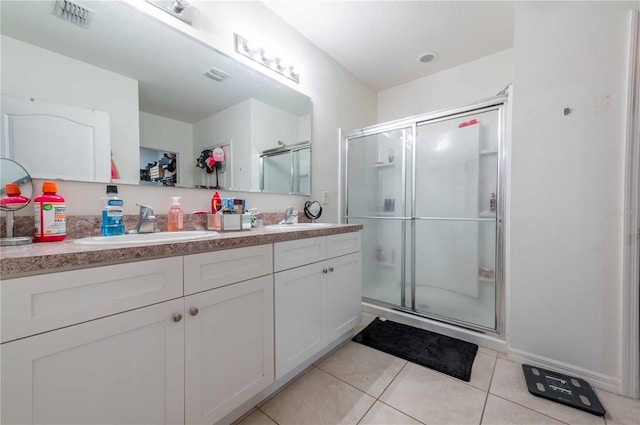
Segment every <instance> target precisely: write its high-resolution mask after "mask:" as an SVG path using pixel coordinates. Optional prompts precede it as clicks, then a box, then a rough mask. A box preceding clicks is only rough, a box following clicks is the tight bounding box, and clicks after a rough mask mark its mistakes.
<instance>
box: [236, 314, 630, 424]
mask: <svg viewBox="0 0 640 425" xmlns="http://www.w3.org/2000/svg"><path fill="white" fill-rule="evenodd" d="M374 318H375V316H372V315H370V314H367V313H363V323H362V324H361V325H360V326H359V327H358V328H356V332H359V331H360V330H361V329H362V328H364V327H365V326H366V325H367V324H368V323H369V322H370V321H371V320H373V319H374ZM596 392H597V394H598V397H599V399H600V401H601V402H602V404H603V405H604V407H605V409H606V410H607V415H606V416H605V417H604V418H602V417H598V416H594V415H591V414H589V413H585V412H582V411H580V410H577V409H573V408H570V407H566V406H563V405H560V404H558V403H554V402H551V401H548V400H544V399H542V398H538V397H534V396H532V395H530V394H529V392H528V391H527V388H526V385H525V380H524V376H523V374H522V368H521V366H520V365H519V364H517V363H514V362H511V361H509V360H507V358H506V356H505V355H504V354H501V353H497V352H496V351H493V350H490V349H487V348H484V347H480V349H479V350H478V354H477V355H476V359H475V362H474V364H473V371H472V376H471V381H470V382H468V383H467V382H463V381H460V380H457V379H455V378H451V377H449V376H448V375H445V374H442V373H439V372H436V371H434V370H431V369H428V368H425V367H422V366H418V365H416V364H413V363H408V362H406V361H405V360H402V359H399V358H397V357H394V356H391V355H389V354H386V353H383V352H380V351H377V350H374V349H372V348H369V347H366V346H364V345H361V344H358V343H355V342H351V341H349V342H347V343H345V344H344V345H342V346H340V347H339V348H338V349H336V350H335V351H333V352H332V353H330V354H328V355H327V356H326V357H324V358H323V359H321V360H320V361H318V362H317V363H316V364H314V365H313V366H312V367H310V368H309V369H307V370H306V371H305V372H304V373H303V374H301V375H300V376H299V377H298V378H296V379H295V380H294V381H293V382H291V383H290V384H288V385H287V386H286V387H284V388H283V389H282V390H281V391H280V392H278V393H277V394H275V395H274V396H273V397H271V398H270V399H268V400H266V401H265V402H263V403H262V404H260V405H258V406H257V408H256V409H254V410H253V411H252V412H251V413H250V414H249V415H248V416H246V417H245V418H243V419H242V420H240V421H239V422H238V423H237V425H273V424H279V425H285V424H291V425H294V424H295V425H302V424H314V425H316V424H317V425H324V424H326V425H333V424H362V425H364V424H394V425H396V424H562V423H566V424H603V425H604V424H608V425H610V424H630V425H631V424H633V425H638V424H640V400H631V399H627V398H624V397H620V396H617V395H614V394H611V393H608V392H605V391H602V390H596Z"/></svg>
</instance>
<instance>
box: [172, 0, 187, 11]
mask: <svg viewBox="0 0 640 425" xmlns="http://www.w3.org/2000/svg"><path fill="white" fill-rule="evenodd" d="M190 6H191V3H189V1H188V0H175V1H174V2H173V5H172V6H171V10H173V11H174V12H176V13H181V12H182V11H183V10H185V9H186V8H188V7H190Z"/></svg>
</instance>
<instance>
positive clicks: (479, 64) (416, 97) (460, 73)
mask: <svg viewBox="0 0 640 425" xmlns="http://www.w3.org/2000/svg"><path fill="white" fill-rule="evenodd" d="M512 81H513V49H507V50H503V51H501V52H498V53H494V54H492V55H489V56H485V57H483V58H480V59H477V60H475V61H472V62H467V63H465V64H462V65H460V66H456V67H454V68H451V69H448V70H445V71H442V72H438V73H437V74H433V75H429V76H427V77H423V78H419V79H417V80H413V81H410V82H408V83H405V84H401V85H399V86H396V87H392V88H390V89H387V90H382V91H380V92H378V122H381V123H382V122H387V121H392V120H396V119H400V118H406V117H410V116H413V115H419V114H424V113H427V112H433V111H437V110H439V109H444V108H449V107H453V106H458V105H462V104H465V103H469V102H474V101H476V100H479V99H484V98H487V97H492V96H495V95H496V94H498V92H499V91H500V90H502V89H503V88H504V87H505V86H506V85H507V84H509V83H511V82H512Z"/></svg>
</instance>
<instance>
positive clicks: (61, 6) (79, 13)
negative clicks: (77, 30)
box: [53, 0, 94, 28]
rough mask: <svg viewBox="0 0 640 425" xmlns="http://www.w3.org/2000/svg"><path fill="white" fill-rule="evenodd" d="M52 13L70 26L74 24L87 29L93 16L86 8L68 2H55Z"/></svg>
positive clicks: (64, 0) (66, 0) (57, 0)
mask: <svg viewBox="0 0 640 425" xmlns="http://www.w3.org/2000/svg"><path fill="white" fill-rule="evenodd" d="M53 13H54V15H56V16H58V17H59V18H62V19H64V20H65V21H69V22H71V23H72V24H76V25H78V26H80V27H82V28H87V27H88V26H89V24H90V23H91V18H93V14H94V12H93V10H91V9H89V8H88V7H85V6H82V5H80V4H78V3H75V2H72V1H70V0H56V5H55V7H54V9H53Z"/></svg>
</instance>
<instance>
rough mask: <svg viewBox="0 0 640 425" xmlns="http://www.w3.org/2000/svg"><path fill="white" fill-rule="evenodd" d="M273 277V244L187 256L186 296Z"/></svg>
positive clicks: (185, 267)
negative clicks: (264, 277) (268, 276)
mask: <svg viewBox="0 0 640 425" xmlns="http://www.w3.org/2000/svg"><path fill="white" fill-rule="evenodd" d="M271 273H273V249H272V247H271V244H267V245H257V246H250V247H247V248H237V249H228V250H224V251H215V252H205V253H202V254H193V255H186V256H185V257H184V294H185V295H190V294H195V293H197V292H202V291H207V290H209V289H213V288H219V287H221V286H225V285H229V284H232V283H236V282H241V281H243V280H248V279H253V278H254V277H259V276H264V275H268V274H271Z"/></svg>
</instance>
